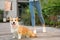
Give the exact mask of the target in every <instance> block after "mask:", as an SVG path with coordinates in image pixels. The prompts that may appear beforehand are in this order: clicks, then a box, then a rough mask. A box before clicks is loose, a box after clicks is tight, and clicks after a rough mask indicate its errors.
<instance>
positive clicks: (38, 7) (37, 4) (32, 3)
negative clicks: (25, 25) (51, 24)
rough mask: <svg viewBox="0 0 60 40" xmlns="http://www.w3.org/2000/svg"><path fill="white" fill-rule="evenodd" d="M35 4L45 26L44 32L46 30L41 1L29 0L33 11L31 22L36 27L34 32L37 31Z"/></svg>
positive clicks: (31, 11)
mask: <svg viewBox="0 0 60 40" xmlns="http://www.w3.org/2000/svg"><path fill="white" fill-rule="evenodd" d="M34 6H35V8H36V9H37V11H38V16H39V19H40V21H41V23H42V26H43V32H46V28H45V21H44V18H43V16H42V9H41V5H40V3H39V0H29V9H30V13H31V22H32V26H33V27H34V32H35V33H36V28H35V14H34Z"/></svg>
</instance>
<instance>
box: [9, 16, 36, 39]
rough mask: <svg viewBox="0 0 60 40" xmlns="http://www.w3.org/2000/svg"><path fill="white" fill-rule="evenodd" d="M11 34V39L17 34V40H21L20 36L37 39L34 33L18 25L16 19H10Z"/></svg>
mask: <svg viewBox="0 0 60 40" xmlns="http://www.w3.org/2000/svg"><path fill="white" fill-rule="evenodd" d="M10 25H11V33H13V38H15V33H17V34H18V39H21V37H22V36H25V37H30V38H34V37H37V36H36V33H34V32H33V31H32V30H30V29H28V28H27V27H26V26H22V25H19V23H18V17H17V18H12V17H10Z"/></svg>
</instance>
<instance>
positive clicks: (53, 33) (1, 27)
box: [0, 23, 60, 40]
mask: <svg viewBox="0 0 60 40" xmlns="http://www.w3.org/2000/svg"><path fill="white" fill-rule="evenodd" d="M28 28H30V29H32V28H33V27H31V26H28ZM36 29H37V36H38V37H37V38H22V39H20V40H60V29H57V28H53V27H46V29H47V32H46V33H43V32H42V27H39V26H36ZM0 40H18V39H17V38H16V39H13V38H12V34H11V33H10V25H9V23H0Z"/></svg>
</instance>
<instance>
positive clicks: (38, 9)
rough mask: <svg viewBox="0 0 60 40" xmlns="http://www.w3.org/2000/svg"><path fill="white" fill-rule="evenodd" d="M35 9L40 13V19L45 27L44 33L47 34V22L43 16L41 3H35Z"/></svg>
mask: <svg viewBox="0 0 60 40" xmlns="http://www.w3.org/2000/svg"><path fill="white" fill-rule="evenodd" d="M35 7H36V9H37V11H38V16H39V19H40V21H41V23H42V26H43V32H46V28H45V21H44V18H43V15H42V9H41V5H40V3H39V1H36V2H35Z"/></svg>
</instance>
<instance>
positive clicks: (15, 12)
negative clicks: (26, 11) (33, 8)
mask: <svg viewBox="0 0 60 40" xmlns="http://www.w3.org/2000/svg"><path fill="white" fill-rule="evenodd" d="M5 1H6V0H0V9H2V10H4V19H5V18H7V17H20V15H21V13H22V8H23V5H22V4H26V3H28V2H29V0H8V1H10V2H11V4H12V5H11V8H12V9H11V10H9V11H8V13H7V14H6V13H5V9H4V8H5Z"/></svg>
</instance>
